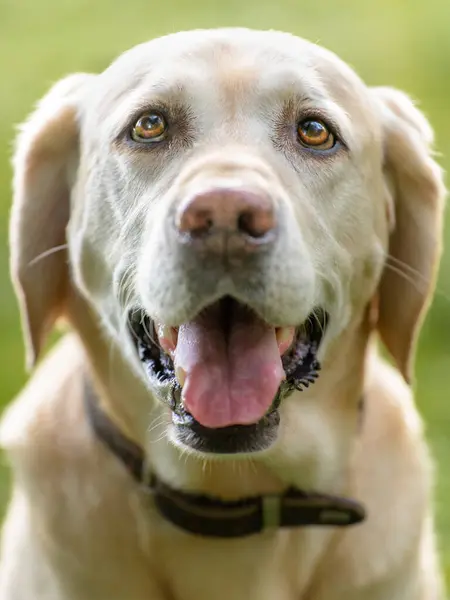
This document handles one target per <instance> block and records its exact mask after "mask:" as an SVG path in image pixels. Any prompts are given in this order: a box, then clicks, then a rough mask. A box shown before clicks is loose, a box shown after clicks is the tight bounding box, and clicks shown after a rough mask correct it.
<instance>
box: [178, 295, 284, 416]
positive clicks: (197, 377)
mask: <svg viewBox="0 0 450 600" xmlns="http://www.w3.org/2000/svg"><path fill="white" fill-rule="evenodd" d="M219 310H220V308H216V307H214V309H209V310H208V311H207V313H206V314H203V315H202V316H200V317H198V318H197V319H195V320H194V321H191V322H190V323H187V324H186V325H182V326H181V327H180V329H179V332H178V343H177V347H176V351H175V367H178V368H180V367H181V368H182V369H183V370H184V371H185V373H186V379H185V383H184V386H183V394H182V399H183V403H184V406H185V408H186V409H187V410H188V411H189V412H190V413H191V414H192V416H193V417H194V418H195V419H196V420H197V421H198V422H199V423H201V424H202V425H204V426H205V427H212V428H217V427H227V426H228V425H245V424H250V423H256V422H257V421H259V420H260V419H261V418H262V417H263V416H264V415H265V414H266V412H267V411H268V410H269V408H270V406H271V404H272V402H273V399H274V397H275V394H276V393H277V390H278V387H279V386H280V383H281V381H282V380H283V378H284V370H283V366H282V364H281V357H280V351H279V348H278V344H277V340H276V334H275V329H274V328H273V327H269V326H268V325H266V324H265V323H263V322H262V321H260V320H259V319H258V318H257V317H256V316H254V315H251V314H249V313H246V314H239V313H243V312H244V311H243V310H242V309H241V310H240V311H239V310H235V313H238V314H234V315H233V318H232V320H231V326H230V328H229V330H228V333H227V334H226V333H225V331H224V328H223V325H222V324H221V318H220V313H219Z"/></svg>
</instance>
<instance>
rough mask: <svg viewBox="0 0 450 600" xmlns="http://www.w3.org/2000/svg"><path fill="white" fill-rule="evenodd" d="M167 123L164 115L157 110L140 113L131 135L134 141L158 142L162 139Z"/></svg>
mask: <svg viewBox="0 0 450 600" xmlns="http://www.w3.org/2000/svg"><path fill="white" fill-rule="evenodd" d="M166 130H167V123H166V120H165V119H164V117H163V116H162V115H161V114H160V113H157V112H152V113H148V114H146V115H142V117H139V119H138V120H137V121H136V124H135V125H134V127H133V129H132V131H131V137H132V138H133V140H134V141H135V142H160V141H161V140H163V139H164V137H165V135H166Z"/></svg>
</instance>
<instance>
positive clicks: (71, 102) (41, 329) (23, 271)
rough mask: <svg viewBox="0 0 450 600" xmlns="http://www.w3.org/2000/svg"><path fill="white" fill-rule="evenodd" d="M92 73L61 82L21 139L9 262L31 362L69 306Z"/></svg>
mask: <svg viewBox="0 0 450 600" xmlns="http://www.w3.org/2000/svg"><path fill="white" fill-rule="evenodd" d="M92 77H93V76H92V75H85V74H75V75H71V76H69V77H67V78H65V79H63V80H61V81H60V82H58V83H57V84H55V85H54V87H53V88H52V89H51V90H50V91H49V93H48V94H47V95H46V96H45V97H44V98H43V100H42V101H41V102H40V103H39V105H38V107H37V109H36V110H35V112H34V113H33V114H32V115H31V117H30V118H29V119H28V121H26V122H25V123H24V124H23V125H22V126H21V128H20V133H19V136H18V139H17V146H16V152H15V156H14V161H13V166H14V202H13V207H12V212H11V222H10V257H11V258H10V266H11V275H12V279H13V283H14V287H15V290H16V293H17V296H18V299H19V305H20V310H21V318H22V327H23V331H24V337H25V343H26V350H27V364H28V367H31V366H32V365H33V364H34V363H35V361H36V359H37V356H38V354H39V350H40V347H41V345H42V343H43V342H44V340H45V337H46V335H47V334H48V333H49V331H50V329H51V328H52V326H53V324H54V321H55V319H56V318H57V317H58V316H59V315H60V314H61V312H62V311H63V307H64V303H65V298H66V294H67V285H68V271H67V252H66V249H65V243H66V225H67V223H68V219H69V212H70V188H71V182H72V181H73V179H74V175H75V172H76V168H77V163H78V124H77V106H78V104H79V102H80V99H81V97H82V95H83V93H84V92H85V91H86V89H87V84H88V82H89V81H90V80H91V78H92Z"/></svg>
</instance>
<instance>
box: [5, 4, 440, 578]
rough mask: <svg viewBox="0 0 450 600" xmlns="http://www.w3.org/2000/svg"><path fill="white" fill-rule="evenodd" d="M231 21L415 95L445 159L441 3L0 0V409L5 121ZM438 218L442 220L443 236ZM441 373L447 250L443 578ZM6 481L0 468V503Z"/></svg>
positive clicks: (426, 400) (9, 347)
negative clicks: (119, 65)
mask: <svg viewBox="0 0 450 600" xmlns="http://www.w3.org/2000/svg"><path fill="white" fill-rule="evenodd" d="M231 25H243V26H249V27H254V28H262V29H282V30H287V31H291V32H293V33H296V34H298V35H301V36H303V37H306V38H308V39H310V40H312V41H315V42H319V43H321V44H323V45H324V46H327V47H328V48H330V49H331V50H334V51H335V52H337V53H338V54H339V55H340V56H341V57H342V58H343V59H344V60H346V61H347V62H349V63H350V64H351V65H352V66H353V67H354V68H355V69H356V70H357V71H358V72H359V74H360V75H361V76H362V77H363V79H364V80H365V81H366V82H367V83H369V84H372V85H381V84H382V85H393V86H396V87H399V88H401V89H404V90H405V91H407V92H408V93H409V94H410V95H412V96H413V97H414V98H415V99H417V100H419V102H420V106H421V108H422V109H423V110H424V111H425V113H426V114H427V115H428V117H429V118H430V120H431V122H432V124H433V126H434V128H435V131H436V139H437V149H438V150H439V153H440V161H441V164H442V165H443V166H444V168H446V169H447V168H448V166H450V2H449V0H427V1H420V2H416V1H414V0H408V1H407V0H378V1H377V2H368V1H365V0H353V1H344V0H337V1H333V0H295V1H294V0H254V1H252V0H225V1H222V2H208V1H207V0H165V1H164V2H155V1H153V2H152V1H149V0H147V1H144V0H124V1H120V0H118V1H114V0H109V1H108V0H0V240H1V243H0V282H1V283H0V333H1V335H0V365H1V380H0V406H4V405H5V404H6V403H8V402H9V401H10V400H11V398H12V397H13V396H14V394H15V393H16V392H17V391H18V390H19V388H20V387H21V385H22V384H23V383H24V381H25V373H24V367H23V349H22V343H21V337H20V330H19V321H18V313H17V307H16V303H15V299H14V296H13V293H12V290H11V286H10V285H9V282H8V250H7V226H8V213H9V206H10V201H11V193H10V187H11V186H10V180H11V169H10V156H11V141H12V139H13V135H14V126H15V124H17V123H18V122H20V120H21V119H23V118H24V117H25V115H26V114H27V112H28V111H29V110H30V109H31V107H32V105H33V103H34V102H35V101H36V100H37V99H38V98H39V97H40V96H41V95H43V94H44V93H45V91H46V90H47V89H48V87H49V86H50V85H51V84H52V83H53V82H54V81H55V80H57V79H58V78H59V77H62V76H63V75H65V74H67V73H69V72H72V71H82V70H87V71H94V72H95V71H99V70H101V69H103V68H104V67H106V66H107V65H108V63H109V62H110V61H111V60H112V59H113V58H114V57H116V56H117V55H118V54H119V53H120V52H122V51H123V50H125V49H127V48H129V47H130V46H133V45H134V44H136V43H138V42H142V41H144V40H147V39H149V38H151V37H155V36H158V35H162V34H164V33H168V32H172V31H176V30H180V29H188V28H189V29H190V28H199V27H218V26H231ZM449 226H450V221H449V219H447V226H446V237H447V239H448V240H449V242H450V227H449ZM449 247H450V243H449ZM412 285H413V283H412ZM449 375H450V251H447V253H446V254H445V255H444V259H443V263H442V268H441V275H440V279H439V289H438V292H437V294H436V298H435V301H434V304H433V308H432V311H431V313H430V315H429V318H428V319H427V322H426V324H425V327H424V331H423V335H422V338H421V344H420V349H419V354H418V363H417V380H418V383H417V402H418V405H419V407H420V410H421V412H422V414H423V415H424V418H425V420H426V423H427V432H428V437H429V440H430V443H431V445H432V448H433V452H434V455H435V457H436V461H437V464H438V469H437V472H438V473H437V474H438V486H437V493H436V505H437V514H438V530H439V536H440V544H441V548H442V554H443V563H444V568H445V571H446V576H447V580H448V582H449V583H450V468H449V462H450V393H449V388H450V380H449ZM7 482H8V476H7V472H6V471H5V469H3V470H2V471H1V472H0V507H1V506H4V503H5V499H6V496H7V490H8V485H7ZM386 493H387V494H389V489H387V490H386Z"/></svg>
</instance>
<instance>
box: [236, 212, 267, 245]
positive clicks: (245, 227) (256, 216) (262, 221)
mask: <svg viewBox="0 0 450 600" xmlns="http://www.w3.org/2000/svg"><path fill="white" fill-rule="evenodd" d="M274 226H275V223H274V218H273V214H272V212H271V211H264V210H261V211H255V210H246V211H244V212H242V213H241V214H240V215H239V216H238V221H237V227H238V231H239V233H243V234H245V235H248V236H249V237H252V238H262V237H264V236H265V235H267V233H269V231H271V230H272V229H273V228H274Z"/></svg>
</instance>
